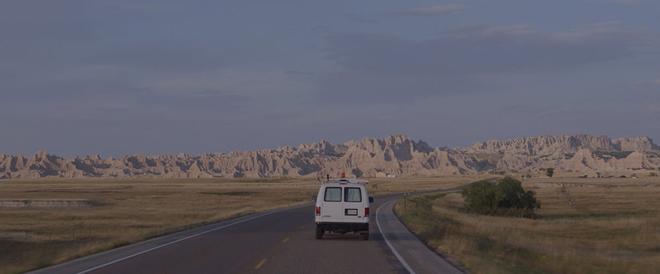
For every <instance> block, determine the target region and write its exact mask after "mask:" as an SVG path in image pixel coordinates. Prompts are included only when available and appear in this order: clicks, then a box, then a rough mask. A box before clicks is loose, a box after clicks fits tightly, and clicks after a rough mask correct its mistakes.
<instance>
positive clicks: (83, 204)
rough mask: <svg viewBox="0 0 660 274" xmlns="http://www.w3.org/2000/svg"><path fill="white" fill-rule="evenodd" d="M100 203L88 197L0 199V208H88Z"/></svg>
mask: <svg viewBox="0 0 660 274" xmlns="http://www.w3.org/2000/svg"><path fill="white" fill-rule="evenodd" d="M100 205H101V204H100V203H99V202H96V201H92V200H86V199H0V208H71V207H74V208H88V207H96V206H100Z"/></svg>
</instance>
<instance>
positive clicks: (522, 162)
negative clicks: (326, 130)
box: [0, 135, 660, 179]
mask: <svg viewBox="0 0 660 274" xmlns="http://www.w3.org/2000/svg"><path fill="white" fill-rule="evenodd" d="M548 168H554V169H555V171H556V172H555V173H556V174H557V175H558V176H561V175H563V174H571V175H576V174H577V175H580V176H583V175H587V176H590V177H595V176H613V175H617V176H618V175H620V174H632V173H639V174H643V173H647V174H650V173H652V172H653V171H657V170H660V148H659V147H658V146H657V145H656V144H654V143H653V140H651V139H650V138H648V137H633V138H619V139H610V138H608V137H607V136H591V135H559V136H539V137H525V138H515V139H507V140H491V141H486V142H482V143H477V144H474V145H472V146H469V147H466V148H456V149H448V148H433V147H431V146H429V145H428V144H426V143H425V142H424V141H421V140H413V139H411V138H409V137H407V136H405V135H394V136H389V137H386V138H382V139H373V138H366V139H362V140H359V141H348V142H345V143H343V144H331V143H330V142H327V141H321V142H318V143H314V144H302V145H299V146H297V147H289V146H286V147H281V148H277V149H268V150H257V151H244V152H231V153H219V154H204V155H197V156H196V155H158V156H145V155H131V156H124V157H121V158H101V157H99V156H98V155H97V156H86V157H76V158H72V159H67V158H63V157H59V156H55V155H50V154H48V153H46V152H45V151H42V152H39V153H37V154H36V155H33V156H31V157H24V156H21V155H0V179H11V178H40V177H65V178H74V177H129V176H151V177H164V178H211V177H229V178H235V177H281V176H286V177H324V176H325V174H330V175H331V176H333V177H334V176H337V175H338V174H340V173H342V172H345V173H346V174H347V175H348V176H353V175H355V176H359V177H386V176H443V175H465V174H479V173H519V174H525V175H530V176H541V174H544V171H545V170H546V169H548Z"/></svg>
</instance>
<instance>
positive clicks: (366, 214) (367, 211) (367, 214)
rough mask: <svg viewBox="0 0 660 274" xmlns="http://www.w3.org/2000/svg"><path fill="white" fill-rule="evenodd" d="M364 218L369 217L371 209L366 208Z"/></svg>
mask: <svg viewBox="0 0 660 274" xmlns="http://www.w3.org/2000/svg"><path fill="white" fill-rule="evenodd" d="M364 217H369V208H368V207H365V208H364Z"/></svg>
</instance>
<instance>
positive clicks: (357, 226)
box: [315, 179, 373, 240]
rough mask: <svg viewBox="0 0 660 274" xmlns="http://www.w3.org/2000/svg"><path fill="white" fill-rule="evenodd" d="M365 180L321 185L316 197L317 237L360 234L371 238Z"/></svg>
mask: <svg viewBox="0 0 660 274" xmlns="http://www.w3.org/2000/svg"><path fill="white" fill-rule="evenodd" d="M364 183H365V182H363V181H357V180H353V179H340V180H336V181H328V182H326V183H323V184H322V185H321V188H319V193H318V195H317V196H316V208H315V214H316V218H315V221H316V238H317V239H321V238H322V237H323V234H324V233H325V232H334V233H341V234H344V233H347V232H354V233H360V235H361V237H362V239H364V240H368V239H369V204H370V203H373V198H372V197H369V194H368V193H367V188H366V186H365V184H364Z"/></svg>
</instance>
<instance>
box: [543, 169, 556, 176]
mask: <svg viewBox="0 0 660 274" xmlns="http://www.w3.org/2000/svg"><path fill="white" fill-rule="evenodd" d="M545 175H546V176H548V177H550V178H552V176H553V175H555V169H554V168H548V169H546V170H545Z"/></svg>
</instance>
